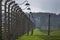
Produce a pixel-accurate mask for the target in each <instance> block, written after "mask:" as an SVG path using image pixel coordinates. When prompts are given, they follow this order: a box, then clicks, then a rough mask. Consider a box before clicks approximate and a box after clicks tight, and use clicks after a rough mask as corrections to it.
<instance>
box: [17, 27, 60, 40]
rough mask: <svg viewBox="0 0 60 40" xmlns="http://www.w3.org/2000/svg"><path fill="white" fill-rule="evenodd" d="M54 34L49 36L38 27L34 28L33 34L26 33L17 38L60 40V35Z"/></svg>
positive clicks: (20, 39) (26, 39)
mask: <svg viewBox="0 0 60 40" xmlns="http://www.w3.org/2000/svg"><path fill="white" fill-rule="evenodd" d="M59 32H60V31H59ZM30 33H31V32H30ZM54 33H55V32H52V35H53V34H54ZM56 34H57V33H56ZM52 35H51V36H48V35H47V34H44V33H42V32H41V31H40V30H39V29H37V28H36V29H34V32H33V36H31V35H30V34H29V36H27V35H26V34H25V35H23V36H22V37H19V38H18V39H17V40H60V36H52ZM57 35H58V34H57Z"/></svg>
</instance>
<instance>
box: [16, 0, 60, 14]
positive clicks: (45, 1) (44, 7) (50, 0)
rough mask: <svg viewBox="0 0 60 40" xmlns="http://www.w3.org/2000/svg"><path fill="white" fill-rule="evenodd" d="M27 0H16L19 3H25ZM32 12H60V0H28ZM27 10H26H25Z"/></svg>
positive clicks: (22, 6)
mask: <svg viewBox="0 0 60 40" xmlns="http://www.w3.org/2000/svg"><path fill="white" fill-rule="evenodd" d="M24 1H25V0H16V2H17V3H18V4H21V3H23V2H24ZM28 1H29V3H30V7H31V10H32V12H52V13H59V12H60V0H28ZM20 6H21V8H22V9H24V8H25V6H24V5H20ZM24 11H26V10H24Z"/></svg>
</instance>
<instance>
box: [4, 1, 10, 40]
mask: <svg viewBox="0 0 60 40" xmlns="http://www.w3.org/2000/svg"><path fill="white" fill-rule="evenodd" d="M9 1H10V0H6V1H5V13H4V40H8V37H7V20H6V19H7V3H8V2H9Z"/></svg>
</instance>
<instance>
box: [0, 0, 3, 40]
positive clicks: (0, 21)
mask: <svg viewBox="0 0 60 40" xmlns="http://www.w3.org/2000/svg"><path fill="white" fill-rule="evenodd" d="M2 1H3V0H0V40H2Z"/></svg>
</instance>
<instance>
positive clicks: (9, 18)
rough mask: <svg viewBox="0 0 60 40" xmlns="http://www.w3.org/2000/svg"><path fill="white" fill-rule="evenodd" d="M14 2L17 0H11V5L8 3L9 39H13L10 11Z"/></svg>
mask: <svg viewBox="0 0 60 40" xmlns="http://www.w3.org/2000/svg"><path fill="white" fill-rule="evenodd" d="M13 3H15V1H12V2H10V3H9V5H8V40H11V38H10V37H11V25H10V24H11V13H10V8H11V7H10V6H11V5H12V4H13Z"/></svg>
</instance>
